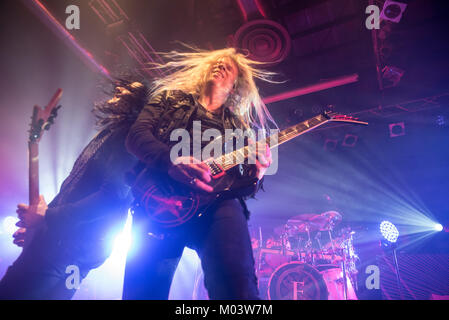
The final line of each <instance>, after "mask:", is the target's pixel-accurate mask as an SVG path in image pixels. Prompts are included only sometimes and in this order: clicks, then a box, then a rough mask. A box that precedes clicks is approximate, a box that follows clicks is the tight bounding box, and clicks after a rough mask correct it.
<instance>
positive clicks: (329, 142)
mask: <svg viewBox="0 0 449 320" xmlns="http://www.w3.org/2000/svg"><path fill="white" fill-rule="evenodd" d="M337 143H338V141H337V140H334V139H326V141H324V150H327V151H334V150H335V149H336V148H337Z"/></svg>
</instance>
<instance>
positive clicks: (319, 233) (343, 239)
mask: <svg viewBox="0 0 449 320" xmlns="http://www.w3.org/2000/svg"><path fill="white" fill-rule="evenodd" d="M341 220H342V215H341V214H340V213H338V212H337V211H327V212H324V213H322V214H301V215H297V216H294V217H292V218H290V219H289V220H288V221H287V222H286V223H285V224H283V225H281V226H278V227H276V228H274V236H273V237H270V238H269V239H267V240H266V242H265V245H261V244H263V241H262V239H263V238H262V234H261V233H262V232H261V229H260V228H259V239H258V240H257V241H253V250H254V256H255V258H256V273H257V276H258V278H259V290H260V292H261V294H263V293H264V292H265V291H266V297H265V298H267V299H270V300H357V296H356V294H355V290H354V288H355V287H356V285H357V282H356V275H357V268H356V261H357V260H358V256H357V254H356V253H355V251H354V246H353V235H354V234H355V232H354V231H352V230H351V228H349V227H345V228H340V229H338V230H337V229H336V227H337V225H339V223H340V222H341ZM255 244H257V245H255ZM264 287H266V290H264V289H265V288H264Z"/></svg>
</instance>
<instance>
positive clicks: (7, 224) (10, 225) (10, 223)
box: [3, 216, 19, 235]
mask: <svg viewBox="0 0 449 320" xmlns="http://www.w3.org/2000/svg"><path fill="white" fill-rule="evenodd" d="M17 222H19V219H18V218H16V217H13V216H8V217H6V218H5V219H3V230H4V231H5V233H7V234H10V235H12V234H13V233H14V232H16V230H17V229H18V227H17V226H16V223H17Z"/></svg>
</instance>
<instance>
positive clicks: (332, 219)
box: [320, 211, 342, 231]
mask: <svg viewBox="0 0 449 320" xmlns="http://www.w3.org/2000/svg"><path fill="white" fill-rule="evenodd" d="M320 216H322V217H324V218H325V219H326V223H325V224H324V225H323V228H322V229H321V230H320V231H327V230H330V229H331V228H333V227H335V226H336V225H337V224H338V223H340V221H341V219H342V216H341V214H340V213H338V212H337V211H326V212H323V213H322V214H321V215H320Z"/></svg>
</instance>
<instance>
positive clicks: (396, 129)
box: [388, 122, 405, 138]
mask: <svg viewBox="0 0 449 320" xmlns="http://www.w3.org/2000/svg"><path fill="white" fill-rule="evenodd" d="M388 127H389V129H390V138H394V137H400V136H404V135H405V124H404V122H398V123H390V124H389V125H388Z"/></svg>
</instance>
